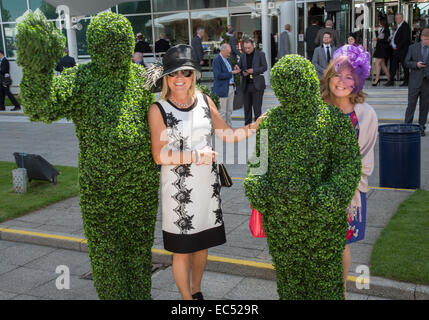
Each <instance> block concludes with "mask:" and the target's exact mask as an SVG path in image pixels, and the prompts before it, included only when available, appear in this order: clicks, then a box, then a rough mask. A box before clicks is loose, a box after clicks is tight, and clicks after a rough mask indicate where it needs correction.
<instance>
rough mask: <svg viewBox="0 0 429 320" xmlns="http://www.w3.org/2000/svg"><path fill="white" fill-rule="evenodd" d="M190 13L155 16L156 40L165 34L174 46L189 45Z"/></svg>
mask: <svg viewBox="0 0 429 320" xmlns="http://www.w3.org/2000/svg"><path fill="white" fill-rule="evenodd" d="M188 17H189V16H188V12H178V13H173V14H156V15H154V28H155V40H159V34H160V33H165V35H166V38H167V40H169V41H170V44H171V45H172V46H175V45H177V44H189V33H188Z"/></svg>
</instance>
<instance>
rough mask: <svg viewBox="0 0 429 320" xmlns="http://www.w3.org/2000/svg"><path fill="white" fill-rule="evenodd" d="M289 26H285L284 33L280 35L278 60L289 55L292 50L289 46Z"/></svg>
mask: <svg viewBox="0 0 429 320" xmlns="http://www.w3.org/2000/svg"><path fill="white" fill-rule="evenodd" d="M290 38H291V35H290V24H286V25H285V31H283V32H282V33H281V34H280V39H279V51H278V58H279V59H280V58H281V57H283V56H285V55H287V54H291V53H292V48H291V44H290Z"/></svg>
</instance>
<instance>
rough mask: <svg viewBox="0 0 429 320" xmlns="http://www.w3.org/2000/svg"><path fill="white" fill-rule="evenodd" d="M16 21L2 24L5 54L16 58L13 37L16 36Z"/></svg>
mask: <svg viewBox="0 0 429 320" xmlns="http://www.w3.org/2000/svg"><path fill="white" fill-rule="evenodd" d="M15 27H16V23H13V24H11V23H10V24H9V23H7V24H3V30H4V41H5V44H6V52H5V53H6V56H7V57H8V58H12V59H14V58H16V48H15V38H16V33H17V30H16V28H15Z"/></svg>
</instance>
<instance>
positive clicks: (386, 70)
mask: <svg viewBox="0 0 429 320" xmlns="http://www.w3.org/2000/svg"><path fill="white" fill-rule="evenodd" d="M380 60H381V62H380V65H381V68H382V69H383V72H384V74H385V75H386V78H387V81H390V72H389V69H387V66H386V60H384V59H380Z"/></svg>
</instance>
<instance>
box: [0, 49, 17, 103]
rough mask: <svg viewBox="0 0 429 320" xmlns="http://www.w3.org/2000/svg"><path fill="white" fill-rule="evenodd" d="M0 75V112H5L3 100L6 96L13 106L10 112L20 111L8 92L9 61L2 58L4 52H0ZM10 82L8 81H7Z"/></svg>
mask: <svg viewBox="0 0 429 320" xmlns="http://www.w3.org/2000/svg"><path fill="white" fill-rule="evenodd" d="M0 61H1V62H0V75H1V85H0V111H5V110H6V107H5V106H4V98H5V96H8V98H9V100H10V101H11V102H12V104H13V105H14V108H13V109H12V110H11V111H19V110H21V106H20V105H19V103H18V101H16V99H15V97H14V96H13V94H12V93H11V92H10V89H9V87H10V82H9V83H8V82H7V81H8V78H9V79H10V73H9V72H10V71H9V68H10V67H9V60H7V59H6V57H5V56H4V51H3V50H0ZM9 81H10V80H9Z"/></svg>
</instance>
